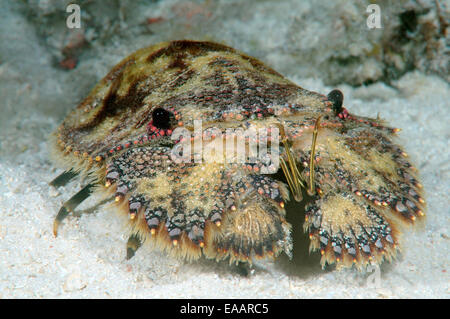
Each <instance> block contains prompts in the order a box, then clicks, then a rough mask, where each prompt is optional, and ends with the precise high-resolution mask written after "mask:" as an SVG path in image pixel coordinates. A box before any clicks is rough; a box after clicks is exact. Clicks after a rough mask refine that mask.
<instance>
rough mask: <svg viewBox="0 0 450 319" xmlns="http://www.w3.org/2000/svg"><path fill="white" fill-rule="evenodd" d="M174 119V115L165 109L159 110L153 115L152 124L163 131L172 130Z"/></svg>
mask: <svg viewBox="0 0 450 319" xmlns="http://www.w3.org/2000/svg"><path fill="white" fill-rule="evenodd" d="M173 119H174V115H173V113H172V112H169V111H167V110H165V109H163V108H157V109H155V110H154V111H153V113H152V124H153V125H154V126H156V127H157V128H159V129H162V130H167V129H170V127H171V126H172V120H173Z"/></svg>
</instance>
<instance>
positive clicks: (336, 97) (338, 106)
mask: <svg viewBox="0 0 450 319" xmlns="http://www.w3.org/2000/svg"><path fill="white" fill-rule="evenodd" d="M327 98H328V100H329V101H330V102H332V103H333V111H334V112H335V113H336V114H339V113H341V112H342V102H344V94H342V92H341V91H339V90H333V91H331V92H330V93H328V95H327Z"/></svg>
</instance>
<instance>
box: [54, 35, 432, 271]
mask: <svg viewBox="0 0 450 319" xmlns="http://www.w3.org/2000/svg"><path fill="white" fill-rule="evenodd" d="M342 99H343V96H342V94H341V93H340V92H339V91H337V90H334V91H332V92H331V93H330V94H328V95H327V96H325V95H322V94H318V93H315V92H311V91H308V90H305V89H303V88H301V87H299V86H297V85H296V84H294V83H292V82H291V81H289V80H287V79H286V78H284V77H283V76H281V75H280V74H279V73H277V72H275V71H274V70H272V69H270V68H269V67H267V66H265V65H264V64H263V63H261V62H260V61H258V60H257V59H255V58H252V57H250V56H247V55H245V54H243V53H241V52H238V51H236V50H234V49H232V48H230V47H227V46H225V45H222V44H217V43H211V42H196V41H187V40H183V41H173V42H167V43H160V44H157V45H155V46H151V47H149V48H145V49H141V50H139V51H137V52H135V53H133V54H132V55H130V56H129V57H127V58H126V59H125V60H123V61H122V62H120V63H119V64H118V65H117V66H115V67H114V68H113V69H112V70H111V71H110V72H109V73H108V75H106V77H105V78H104V79H103V80H101V81H100V83H99V84H98V85H97V86H96V87H95V88H94V89H93V90H92V92H91V93H90V94H89V95H88V97H87V98H86V99H84V101H82V102H81V103H80V104H79V105H78V107H77V108H76V109H75V110H74V111H72V113H70V114H69V115H68V116H67V118H66V119H65V120H64V122H63V123H62V124H61V126H60V127H59V128H58V129H57V130H56V132H55V133H54V135H53V138H52V144H53V148H54V153H55V159H56V160H57V161H58V162H59V163H60V164H61V165H62V166H63V167H64V168H65V169H66V173H65V174H66V176H65V177H66V179H68V176H69V175H70V176H69V177H73V176H74V175H75V174H76V173H81V175H82V176H84V177H85V178H86V181H87V183H89V185H88V186H89V187H88V188H87V187H85V188H84V190H82V191H80V192H79V193H78V194H77V195H75V196H74V197H72V199H71V200H69V201H68V202H67V203H66V204H64V206H63V208H61V211H60V213H59V214H58V217H57V218H56V220H55V227H54V231H55V234H56V232H57V228H58V225H59V223H60V221H61V220H62V219H63V218H64V217H65V216H66V215H67V214H68V213H69V212H70V211H71V210H72V209H73V208H75V207H76V205H78V204H79V203H80V202H81V201H82V200H83V199H85V198H86V197H88V196H89V194H90V193H91V192H92V190H95V191H96V192H104V193H105V194H110V195H111V198H112V200H113V201H114V202H115V205H116V206H117V207H118V210H119V212H121V213H122V214H123V215H124V216H127V219H128V221H129V225H130V226H131V227H130V230H131V236H130V240H129V242H128V248H129V249H131V250H135V249H137V247H138V246H139V244H140V242H141V241H145V242H148V243H153V244H155V246H156V247H157V248H160V249H163V250H166V251H167V252H169V253H171V254H173V255H175V256H179V257H184V258H186V259H188V260H192V259H197V258H199V257H200V256H202V255H204V256H206V257H208V258H215V259H217V260H219V259H223V258H229V259H230V261H232V262H233V261H242V262H250V263H251V261H252V260H253V259H254V258H266V257H276V256H277V255H279V254H280V253H281V252H282V251H284V252H285V253H286V254H288V255H290V254H291V250H292V241H291V236H290V232H291V225H290V224H289V223H288V222H287V221H286V219H285V210H284V204H285V201H287V200H289V195H290V193H292V187H291V188H289V187H288V186H287V185H285V183H284V182H283V181H281V180H277V179H276V178H275V177H276V176H283V174H262V173H261V171H262V168H263V167H264V165H266V164H267V163H264V162H263V161H259V160H256V161H253V162H251V163H250V162H248V163H227V162H226V161H224V162H206V161H203V162H201V163H198V162H194V161H191V162H187V163H178V162H176V161H174V160H173V159H172V157H171V155H170V154H171V150H172V149H173V147H174V145H175V144H176V143H177V142H178V141H177V140H174V139H172V138H171V137H172V133H173V132H174V130H175V129H176V128H179V127H183V128H186V129H187V130H190V131H193V130H194V121H195V120H201V121H202V128H203V130H206V129H208V128H213V127H214V128H218V129H219V131H222V132H225V130H226V129H230V128H231V129H243V130H245V129H247V128H248V127H251V126H252V127H258V128H269V127H278V128H280V129H281V130H280V132H282V136H280V138H279V140H280V141H281V143H280V152H279V154H280V157H281V160H282V161H283V162H284V163H287V165H288V166H289V165H290V166H289V167H290V171H291V172H293V171H296V172H297V175H295V174H294V175H291V178H293V179H295V178H297V179H298V181H299V182H301V183H302V188H303V189H307V188H308V187H310V188H311V191H310V193H311V195H312V196H313V200H312V202H311V203H309V204H307V206H306V207H305V212H306V217H305V224H304V230H305V231H306V232H308V234H309V237H310V239H311V246H310V248H311V250H320V252H321V254H322V260H321V262H322V265H326V264H331V263H337V266H338V267H343V266H344V267H350V266H352V265H353V264H355V265H356V266H357V267H359V268H361V267H363V266H365V265H367V264H368V263H371V262H376V263H380V262H381V261H382V260H383V259H387V260H391V259H392V257H394V256H395V254H396V251H397V249H398V243H399V234H400V231H401V229H402V228H403V226H408V225H412V224H414V223H416V222H417V221H418V220H419V219H422V216H423V215H424V213H423V212H424V200H423V199H422V197H421V194H420V193H421V192H420V189H421V185H420V183H419V182H418V180H417V176H416V170H415V169H414V168H413V166H412V165H411V164H410V163H409V161H408V160H407V159H406V154H405V153H404V152H403V151H402V149H401V148H400V147H399V146H398V145H396V144H394V143H393V142H392V140H393V138H394V135H395V133H396V132H397V131H398V130H397V129H392V128H389V127H387V126H385V124H384V123H383V122H382V121H381V120H379V119H370V118H364V117H358V116H356V115H353V114H351V113H349V112H348V111H347V110H346V109H345V108H344V107H343V106H342ZM315 127H316V129H317V135H316V138H317V140H316V143H313V142H312V140H313V131H314V128H315ZM203 137H204V136H203ZM203 137H202V136H200V138H201V139H203ZM195 138H199V137H198V136H197V137H195V135H193V138H192V140H195ZM208 138H209V139H204V140H203V146H205V145H208V143H212V142H214V140H215V139H218V138H222V137H220V135H217V134H215V135H212V136H211V135H209V136H208ZM313 146H314V147H313ZM313 148H314V151H315V152H312V150H313ZM311 153H313V154H314V159H313V161H311V158H310V157H311ZM271 156H275V154H272V155H271ZM289 158H291V160H290V159H289ZM311 164H313V165H311ZM292 165H293V166H295V167H293V166H292ZM279 171H280V172H281V169H280V170H279ZM288 171H289V169H288ZM67 172H68V173H67ZM311 173H313V175H314V178H311V179H310V175H312V174H311ZM63 175H64V174H63ZM285 175H286V174H285ZM63 179H64V177H60V178H59V180H58V181H57V182H54V183H53V184H54V185H56V186H58V185H61V184H62V183H63V182H61V180H63ZM311 180H313V183H311V182H310V181H311ZM92 185H94V186H95V187H93V186H92ZM289 186H291V185H289ZM291 197H295V199H297V200H300V202H299V203H298V205H299V211H300V210H301V205H305V204H304V203H302V201H301V196H300V194H294V196H291Z"/></svg>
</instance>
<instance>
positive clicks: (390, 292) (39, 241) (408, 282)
mask: <svg viewBox="0 0 450 319" xmlns="http://www.w3.org/2000/svg"><path fill="white" fill-rule="evenodd" d="M0 18H5V19H7V22H8V23H9V24H8V28H9V31H8V32H9V33H10V34H11V36H12V34H13V33H14V36H15V37H18V38H20V36H21V34H28V35H27V36H28V37H29V38H30V39H31V40H33V37H32V36H31V35H30V33H31V30H30V29H29V27H28V26H27V25H26V24H23V23H18V22H21V21H20V19H19V18H18V17H16V16H14V15H11V16H8V17H4V16H3V17H2V16H0ZM5 19H0V21H5ZM4 23H6V22H4ZM4 32H6V31H4ZM3 36H4V34H3ZM2 52H4V51H2ZM9 54H10V56H8V57H6V56H0V62H1V64H0V100H1V101H0V298H111V297H112V298H135V297H137V298H172V297H180V298H322V297H326V298H419V297H421V298H449V274H448V271H449V269H448V265H449V249H448V248H449V239H450V233H449V204H450V201H449V194H450V192H449V191H450V187H449V185H450V182H449V181H450V179H449V163H450V159H449V150H450V147H449V136H450V129H449V124H448V123H450V115H449V114H450V112H449V111H450V108H449V104H448V101H450V90H449V85H448V83H446V82H445V81H443V80H442V79H440V78H438V77H434V76H430V75H424V74H422V73H419V72H412V73H408V74H406V75H404V76H403V77H402V78H401V79H400V80H398V81H396V82H395V83H394V84H395V87H396V88H395V89H394V88H392V87H388V86H386V85H385V84H382V83H375V84H373V85H370V86H367V87H360V88H353V87H350V86H347V85H342V86H338V88H340V89H341V90H342V91H343V92H344V96H345V102H344V103H345V106H346V107H347V108H348V109H349V111H350V112H352V113H355V114H358V115H365V116H372V117H375V116H377V114H378V113H379V114H380V116H381V117H383V118H385V119H387V121H388V122H389V124H391V125H392V126H394V127H399V128H402V132H401V133H400V134H399V136H400V138H399V140H400V144H402V145H403V146H404V147H405V150H406V151H407V152H408V154H409V156H410V157H411V159H412V161H413V162H414V163H415V165H416V166H417V168H418V169H419V171H420V173H421V176H422V182H423V185H424V189H425V191H426V197H425V198H426V201H427V204H428V211H427V215H428V216H427V221H426V225H425V227H424V229H422V230H417V231H410V232H406V233H405V235H404V238H403V252H402V254H401V255H400V257H399V258H398V259H397V260H396V261H395V262H393V263H391V264H384V265H383V266H382V267H381V280H380V281H379V282H378V285H377V286H375V287H373V286H371V285H368V283H367V280H368V277H369V276H370V274H368V273H360V272H358V271H357V270H355V269H350V270H343V271H329V270H325V271H324V270H322V269H321V268H320V265H319V262H318V260H319V258H318V256H317V255H318V254H317V253H315V254H311V255H308V253H307V250H308V246H307V240H306V238H305V236H304V235H303V234H302V233H301V225H298V229H299V230H300V232H298V233H297V234H295V236H294V237H295V238H296V240H297V241H298V242H296V245H295V251H294V260H293V261H289V260H288V259H287V258H286V257H284V256H282V257H281V258H279V259H278V260H277V261H275V262H260V263H258V264H257V265H256V269H255V272H254V274H253V275H252V276H249V277H242V276H240V275H239V274H237V273H236V271H235V270H233V269H232V268H230V267H229V266H228V265H227V264H226V263H215V262H213V261H208V260H200V261H198V262H194V263H185V262H182V261H177V260H174V259H172V258H170V257H168V256H166V255H165V254H163V253H160V252H157V251H149V250H148V249H147V248H145V247H144V248H142V249H140V250H139V251H138V252H137V253H136V256H135V257H134V258H132V259H131V260H129V261H126V260H125V243H126V240H127V238H126V237H125V232H124V231H123V227H122V224H121V223H120V220H119V219H118V218H117V217H116V216H115V215H114V213H112V212H109V211H108V210H106V209H104V208H100V209H98V210H96V211H94V212H93V213H91V214H82V215H81V217H69V218H67V219H66V220H65V221H64V223H63V225H62V227H61V228H60V232H59V236H58V237H57V238H55V237H54V236H53V234H52V223H53V219H54V217H55V215H56V213H57V211H58V209H59V207H60V206H61V204H62V203H63V202H64V201H65V200H67V199H68V198H69V197H70V196H71V195H72V194H74V193H75V192H76V191H77V190H78V189H79V188H80V185H79V184H78V183H76V182H73V183H71V184H69V185H67V186H66V187H63V188H60V189H59V190H58V191H57V190H54V189H52V188H50V187H49V186H48V182H49V181H50V180H51V179H52V178H54V177H55V176H57V175H58V174H59V173H60V172H61V170H58V169H55V168H53V165H52V163H51V162H50V161H49V158H48V149H47V144H46V138H47V136H48V135H49V134H50V132H51V131H52V130H54V129H55V128H56V127H57V125H58V124H59V122H60V121H61V120H62V119H63V117H64V114H65V113H66V112H67V111H68V110H70V108H71V107H73V106H75V105H76V102H77V101H78V100H79V99H80V98H82V97H83V95H85V94H86V93H87V91H88V89H89V87H90V86H92V85H93V84H94V83H95V81H94V80H93V79H87V80H86V81H87V82H89V83H88V84H84V85H81V86H80V85H76V84H75V83H74V81H73V78H75V79H80V78H88V77H89V75H90V74H92V73H90V72H91V71H90V69H91V68H92V66H93V65H94V64H96V63H97V64H98V63H99V62H98V61H99V60H98V59H97V60H96V59H92V60H91V61H86V63H81V64H80V65H79V66H78V67H77V69H75V70H73V71H71V72H73V73H70V72H69V73H68V72H62V71H56V70H55V69H54V68H53V67H52V65H51V63H50V62H49V59H48V53H47V52H46V51H45V50H44V49H43V48H42V47H41V46H40V45H39V43H38V41H27V43H24V42H20V41H19V42H17V43H16V44H15V45H14V46H13V45H12V44H10V51H9ZM25 57H26V58H25ZM116 62H117V61H116ZM112 65H113V64H109V65H107V66H106V65H105V66H103V65H101V66H97V67H96V72H98V73H102V72H103V74H104V73H106V71H107V69H108V67H111V66H112ZM99 69H101V70H100V71H98V70H99ZM96 74H97V73H96ZM292 74H295V71H292ZM318 77H319V75H318ZM291 79H292V80H293V81H294V82H296V83H298V84H299V85H301V86H302V87H304V88H306V89H310V90H314V91H318V92H322V93H326V92H328V91H330V90H331V89H333V88H331V87H326V86H324V85H323V84H322V82H321V81H320V80H317V79H311V78H308V79H303V78H300V77H295V76H291ZM94 203H95V199H92V200H88V201H86V202H85V203H83V204H82V205H81V206H80V210H83V209H87V208H89V207H91V206H92V205H93V204H94ZM288 213H289V214H295V213H296V212H295V211H293V210H292V209H289V207H288Z"/></svg>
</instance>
